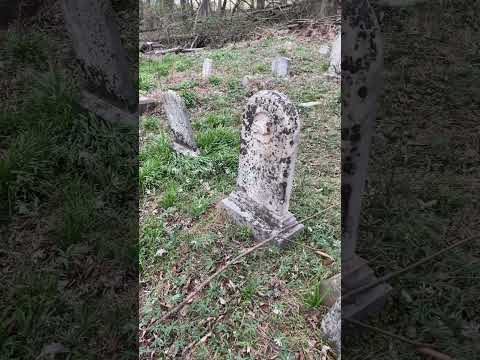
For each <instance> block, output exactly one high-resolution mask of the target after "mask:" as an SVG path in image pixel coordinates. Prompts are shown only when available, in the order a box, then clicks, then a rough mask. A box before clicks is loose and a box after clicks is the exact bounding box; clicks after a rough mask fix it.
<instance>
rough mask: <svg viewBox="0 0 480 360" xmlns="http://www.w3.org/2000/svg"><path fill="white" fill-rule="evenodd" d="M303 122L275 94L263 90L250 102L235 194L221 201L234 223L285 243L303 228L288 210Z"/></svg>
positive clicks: (263, 237) (262, 237) (259, 237)
mask: <svg viewBox="0 0 480 360" xmlns="http://www.w3.org/2000/svg"><path fill="white" fill-rule="evenodd" d="M299 135H300V121H299V118H298V112H297V110H296V109H295V106H294V105H293V104H292V103H291V102H290V101H289V100H288V98H287V97H286V96H285V95H283V94H281V93H278V92H276V91H268V90H266V91H260V92H258V93H257V94H255V95H254V96H252V97H251V98H250V99H249V100H248V103H247V107H246V109H245V112H244V115H243V126H242V132H241V138H240V144H241V145H240V160H239V169H238V177H237V186H236V190H235V191H234V192H232V193H231V194H230V195H229V196H228V198H226V199H224V200H223V201H222V206H223V207H224V208H225V209H226V210H227V213H228V214H229V215H230V216H231V217H232V218H233V220H234V221H235V222H237V223H240V224H245V225H247V226H249V227H250V228H251V229H252V230H253V235H254V238H255V239H257V240H264V239H267V238H269V237H271V236H274V235H276V234H278V237H277V238H276V241H277V243H278V244H279V245H281V244H282V243H283V242H284V241H285V240H286V239H290V238H292V237H294V236H295V235H297V234H298V233H300V232H301V231H302V230H303V225H302V224H300V223H298V222H297V220H296V219H295V217H294V216H293V215H292V214H291V213H290V212H289V211H288V206H289V202H290V195H291V192H292V183H293V177H294V171H295V160H296V156H297V148H298V143H299Z"/></svg>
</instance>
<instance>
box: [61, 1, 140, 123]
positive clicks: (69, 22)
mask: <svg viewBox="0 0 480 360" xmlns="http://www.w3.org/2000/svg"><path fill="white" fill-rule="evenodd" d="M62 8H63V13H64V19H65V25H66V28H67V30H68V32H69V35H70V38H71V41H72V45H73V49H74V51H75V55H76V57H77V60H78V61H79V63H80V65H81V67H82V69H83V72H84V75H85V77H86V80H87V88H88V92H89V93H91V94H90V95H88V96H87V97H86V98H84V101H83V103H82V104H84V105H85V106H86V107H87V108H88V107H92V109H89V110H92V111H93V112H95V113H98V111H97V110H98V109H96V108H95V106H96V104H97V103H103V104H105V103H106V102H108V103H110V104H111V106H112V109H113V108H114V107H118V108H120V109H123V110H127V111H130V112H131V111H134V110H136V108H137V106H138V96H137V95H138V94H137V92H136V90H135V86H134V79H133V77H134V74H132V71H131V69H132V67H131V66H130V64H129V61H128V55H127V52H126V50H125V48H124V47H123V45H122V42H121V38H120V33H119V30H118V28H117V25H116V24H115V22H114V19H115V13H114V11H113V8H112V6H111V3H110V1H108V0H85V1H77V0H62ZM94 94H95V95H94ZM93 96H97V97H99V99H98V101H97V100H95V101H93V100H92V97H93ZM115 111H117V110H115ZM115 111H114V112H115ZM103 117H105V118H106V119H107V120H114V121H116V120H115V118H114V117H112V118H111V119H110V118H109V114H108V111H107V112H106V113H104V115H103ZM131 117H132V120H133V119H135V121H138V116H136V115H135V116H133V115H132V116H131Z"/></svg>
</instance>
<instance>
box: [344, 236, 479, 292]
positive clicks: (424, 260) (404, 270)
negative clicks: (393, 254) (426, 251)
mask: <svg viewBox="0 0 480 360" xmlns="http://www.w3.org/2000/svg"><path fill="white" fill-rule="evenodd" d="M475 239H478V236H472V237H469V238H466V239H463V240H460V241H457V242H456V243H453V244H452V245H450V246H447V247H446V248H444V249H442V250H439V251H437V252H436V253H434V254H432V255H429V256H426V257H424V258H423V259H421V260H419V261H417V262H414V263H413V264H411V265H408V266H407V267H404V268H402V269H400V270H398V271H394V272H392V273H390V274H387V275H385V276H383V277H381V278H378V279H377V280H375V281H373V282H371V283H370V284H366V285H364V286H360V287H359V288H356V289H354V290H352V291H350V292H348V293H346V294H345V295H342V299H343V300H345V299H347V298H349V297H352V296H353V295H356V294H358V293H361V292H363V291H365V290H367V289H370V288H372V287H374V286H376V285H378V284H381V283H384V282H387V281H388V280H390V279H392V278H394V277H396V276H399V275H401V274H404V273H406V272H408V271H410V270H412V269H413V268H416V267H418V266H420V265H422V264H425V263H426V262H428V261H430V260H432V259H434V258H435V257H437V256H439V255H441V254H443V253H445V252H447V251H450V250H452V249H453V248H455V247H457V246H460V245H463V244H465V243H467V242H469V241H472V240H475Z"/></svg>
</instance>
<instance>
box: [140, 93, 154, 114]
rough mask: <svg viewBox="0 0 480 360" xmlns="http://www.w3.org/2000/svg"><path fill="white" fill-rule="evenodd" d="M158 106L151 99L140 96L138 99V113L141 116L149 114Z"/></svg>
mask: <svg viewBox="0 0 480 360" xmlns="http://www.w3.org/2000/svg"><path fill="white" fill-rule="evenodd" d="M158 105H159V101H158V100H156V99H153V98H148V97H145V96H140V97H139V99H138V112H139V115H140V116H142V115H144V114H145V113H150V112H152V111H154V110H155V108H156V107H157V106H158Z"/></svg>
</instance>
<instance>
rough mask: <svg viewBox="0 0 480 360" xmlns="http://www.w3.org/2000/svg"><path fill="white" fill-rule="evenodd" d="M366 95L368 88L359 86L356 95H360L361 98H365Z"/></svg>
mask: <svg viewBox="0 0 480 360" xmlns="http://www.w3.org/2000/svg"><path fill="white" fill-rule="evenodd" d="M367 95H368V89H367V87H366V86H362V87H360V89H358V96H360V97H361V98H362V99H365V98H366V97H367Z"/></svg>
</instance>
